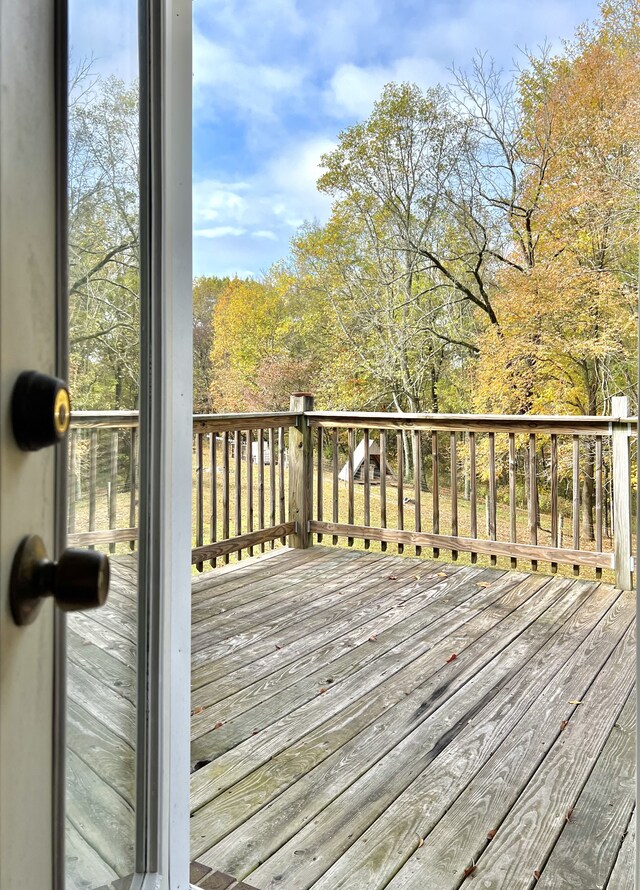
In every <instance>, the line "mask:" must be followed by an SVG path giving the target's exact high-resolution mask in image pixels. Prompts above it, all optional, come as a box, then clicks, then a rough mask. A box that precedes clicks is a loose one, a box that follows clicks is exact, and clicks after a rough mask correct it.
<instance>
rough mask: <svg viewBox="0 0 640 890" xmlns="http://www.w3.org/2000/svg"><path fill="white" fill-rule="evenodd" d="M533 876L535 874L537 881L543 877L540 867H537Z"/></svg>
mask: <svg viewBox="0 0 640 890" xmlns="http://www.w3.org/2000/svg"><path fill="white" fill-rule="evenodd" d="M533 876H534V878H535V879H536V881H539V880H540V878H541V877H542V874H541V872H539V871H538V869H537V868H536V870H535V871H534V873H533Z"/></svg>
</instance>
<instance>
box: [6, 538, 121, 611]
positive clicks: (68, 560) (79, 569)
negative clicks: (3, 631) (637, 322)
mask: <svg viewBox="0 0 640 890" xmlns="http://www.w3.org/2000/svg"><path fill="white" fill-rule="evenodd" d="M9 584H10V590H9V598H10V602H11V613H12V615H13V620H14V621H15V623H16V624H19V625H23V624H31V622H32V621H33V620H34V618H35V617H36V615H37V614H38V611H39V609H40V606H41V605H42V600H43V599H44V597H47V596H52V597H53V598H54V599H55V601H56V603H57V605H58V606H59V607H60V608H61V609H62V610H63V611H65V612H81V611H86V610H87V609H95V608H97V607H98V606H103V605H104V604H105V602H106V601H107V596H108V593H109V559H108V557H106V556H105V555H104V553H98V551H96V550H74V549H73V548H68V549H67V550H65V551H64V553H63V554H62V556H61V557H60V559H59V560H58V562H53V561H52V560H50V559H49V558H48V557H47V551H46V549H45V546H44V543H43V541H42V538H40V537H38V535H29V536H28V537H26V538H24V539H23V540H22V542H21V543H20V546H19V547H18V549H17V550H16V555H15V556H14V558H13V565H12V567H11V577H10V581H9Z"/></svg>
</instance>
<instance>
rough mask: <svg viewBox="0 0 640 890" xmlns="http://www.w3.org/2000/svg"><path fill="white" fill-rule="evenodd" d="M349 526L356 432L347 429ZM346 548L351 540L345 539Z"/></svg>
mask: <svg viewBox="0 0 640 890" xmlns="http://www.w3.org/2000/svg"><path fill="white" fill-rule="evenodd" d="M348 435H349V469H348V474H349V475H348V479H349V525H353V523H354V483H353V452H354V451H355V448H356V431H355V430H354V429H352V428H351V427H349V433H348ZM347 546H349V547H353V538H347Z"/></svg>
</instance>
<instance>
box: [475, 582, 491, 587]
mask: <svg viewBox="0 0 640 890" xmlns="http://www.w3.org/2000/svg"><path fill="white" fill-rule="evenodd" d="M476 584H477V585H478V587H491V581H476Z"/></svg>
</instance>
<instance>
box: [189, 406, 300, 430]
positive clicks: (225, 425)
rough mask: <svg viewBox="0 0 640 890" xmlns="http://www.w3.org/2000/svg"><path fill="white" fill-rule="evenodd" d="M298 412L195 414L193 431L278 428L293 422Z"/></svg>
mask: <svg viewBox="0 0 640 890" xmlns="http://www.w3.org/2000/svg"><path fill="white" fill-rule="evenodd" d="M298 417H299V414H297V413H296V412H291V411H280V412H274V413H273V414H260V413H255V414H195V415H194V417H193V431H194V433H225V432H226V433H234V432H235V431H236V430H247V429H258V428H261V429H263V430H268V429H278V428H279V427H287V426H290V425H291V424H292V423H293V424H295V423H296V421H297V419H298Z"/></svg>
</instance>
